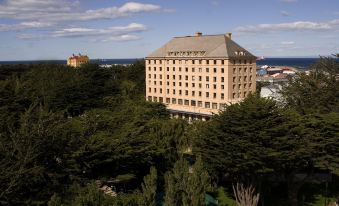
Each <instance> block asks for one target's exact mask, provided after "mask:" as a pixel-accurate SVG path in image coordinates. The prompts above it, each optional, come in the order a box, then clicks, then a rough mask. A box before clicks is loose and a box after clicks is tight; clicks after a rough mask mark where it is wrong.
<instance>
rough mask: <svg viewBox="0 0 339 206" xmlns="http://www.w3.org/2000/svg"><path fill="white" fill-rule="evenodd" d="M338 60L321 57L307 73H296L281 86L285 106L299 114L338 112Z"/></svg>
mask: <svg viewBox="0 0 339 206" xmlns="http://www.w3.org/2000/svg"><path fill="white" fill-rule="evenodd" d="M338 76H339V61H338V59H335V58H331V57H322V58H320V60H319V61H318V62H316V63H315V64H314V65H312V67H311V70H310V71H309V73H304V72H301V73H297V75H296V76H295V77H293V78H292V79H291V80H290V81H289V83H288V84H287V85H286V86H285V87H284V88H283V90H282V95H283V97H284V99H285V103H286V106H287V107H289V108H293V109H295V110H296V111H298V112H299V113H301V114H308V113H313V112H326V113H328V112H339V78H338Z"/></svg>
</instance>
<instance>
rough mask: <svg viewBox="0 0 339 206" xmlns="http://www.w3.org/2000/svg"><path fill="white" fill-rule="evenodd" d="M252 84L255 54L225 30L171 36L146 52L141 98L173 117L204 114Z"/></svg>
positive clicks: (238, 98) (234, 98)
mask: <svg viewBox="0 0 339 206" xmlns="http://www.w3.org/2000/svg"><path fill="white" fill-rule="evenodd" d="M255 89H256V57H255V56H254V55H252V54H251V53H250V52H248V51H247V50H245V49H244V48H242V47H241V46H239V45H238V44H237V43H235V42H234V41H233V40H232V39H231V33H227V34H222V35H202V33H200V32H197V33H196V35H195V36H185V37H175V38H173V39H172V40H171V41H169V42H168V43H167V44H165V45H164V46H162V47H160V48H159V49H157V50H156V51H154V52H153V53H151V54H150V55H149V56H148V57H146V99H147V100H148V101H153V102H161V103H164V104H166V105H167V108H168V109H169V110H170V111H171V113H172V115H173V116H175V117H182V118H187V119H190V120H191V119H206V118H209V117H210V116H212V114H213V113H218V112H219V111H220V109H223V108H224V106H225V105H226V104H230V103H236V102H239V101H241V100H243V99H244V98H245V97H246V96H247V95H248V94H250V93H251V92H255Z"/></svg>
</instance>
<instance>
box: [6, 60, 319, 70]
mask: <svg viewBox="0 0 339 206" xmlns="http://www.w3.org/2000/svg"><path fill="white" fill-rule="evenodd" d="M137 60H138V59H136V58H135V59H104V60H103V59H93V60H91V63H97V64H133V63H134V62H135V61H137ZM317 60H319V58H266V59H263V60H258V61H257V65H258V66H263V65H269V66H290V67H296V68H299V69H308V68H309V67H310V66H311V65H312V64H313V63H315V62H316V61H317ZM0 64H66V60H35V61H0Z"/></svg>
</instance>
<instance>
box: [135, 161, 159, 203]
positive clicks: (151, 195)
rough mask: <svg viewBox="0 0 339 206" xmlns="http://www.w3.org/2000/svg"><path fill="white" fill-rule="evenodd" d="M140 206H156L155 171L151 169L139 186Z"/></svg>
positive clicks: (153, 168)
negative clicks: (140, 189) (140, 191)
mask: <svg viewBox="0 0 339 206" xmlns="http://www.w3.org/2000/svg"><path fill="white" fill-rule="evenodd" d="M141 188H142V193H141V201H140V203H139V205H140V206H156V194H157V170H156V169H155V167H151V169H150V173H149V175H147V176H145V177H144V183H143V184H142V185H141Z"/></svg>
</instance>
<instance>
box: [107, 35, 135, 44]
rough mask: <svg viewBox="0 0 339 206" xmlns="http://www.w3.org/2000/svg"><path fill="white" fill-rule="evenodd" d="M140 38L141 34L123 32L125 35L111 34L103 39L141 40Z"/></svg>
mask: <svg viewBox="0 0 339 206" xmlns="http://www.w3.org/2000/svg"><path fill="white" fill-rule="evenodd" d="M139 39H141V38H140V37H139V36H136V35H130V34H123V35H120V36H111V37H109V38H107V39H103V40H102V41H103V42H106V41H119V42H122V41H135V40H139Z"/></svg>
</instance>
